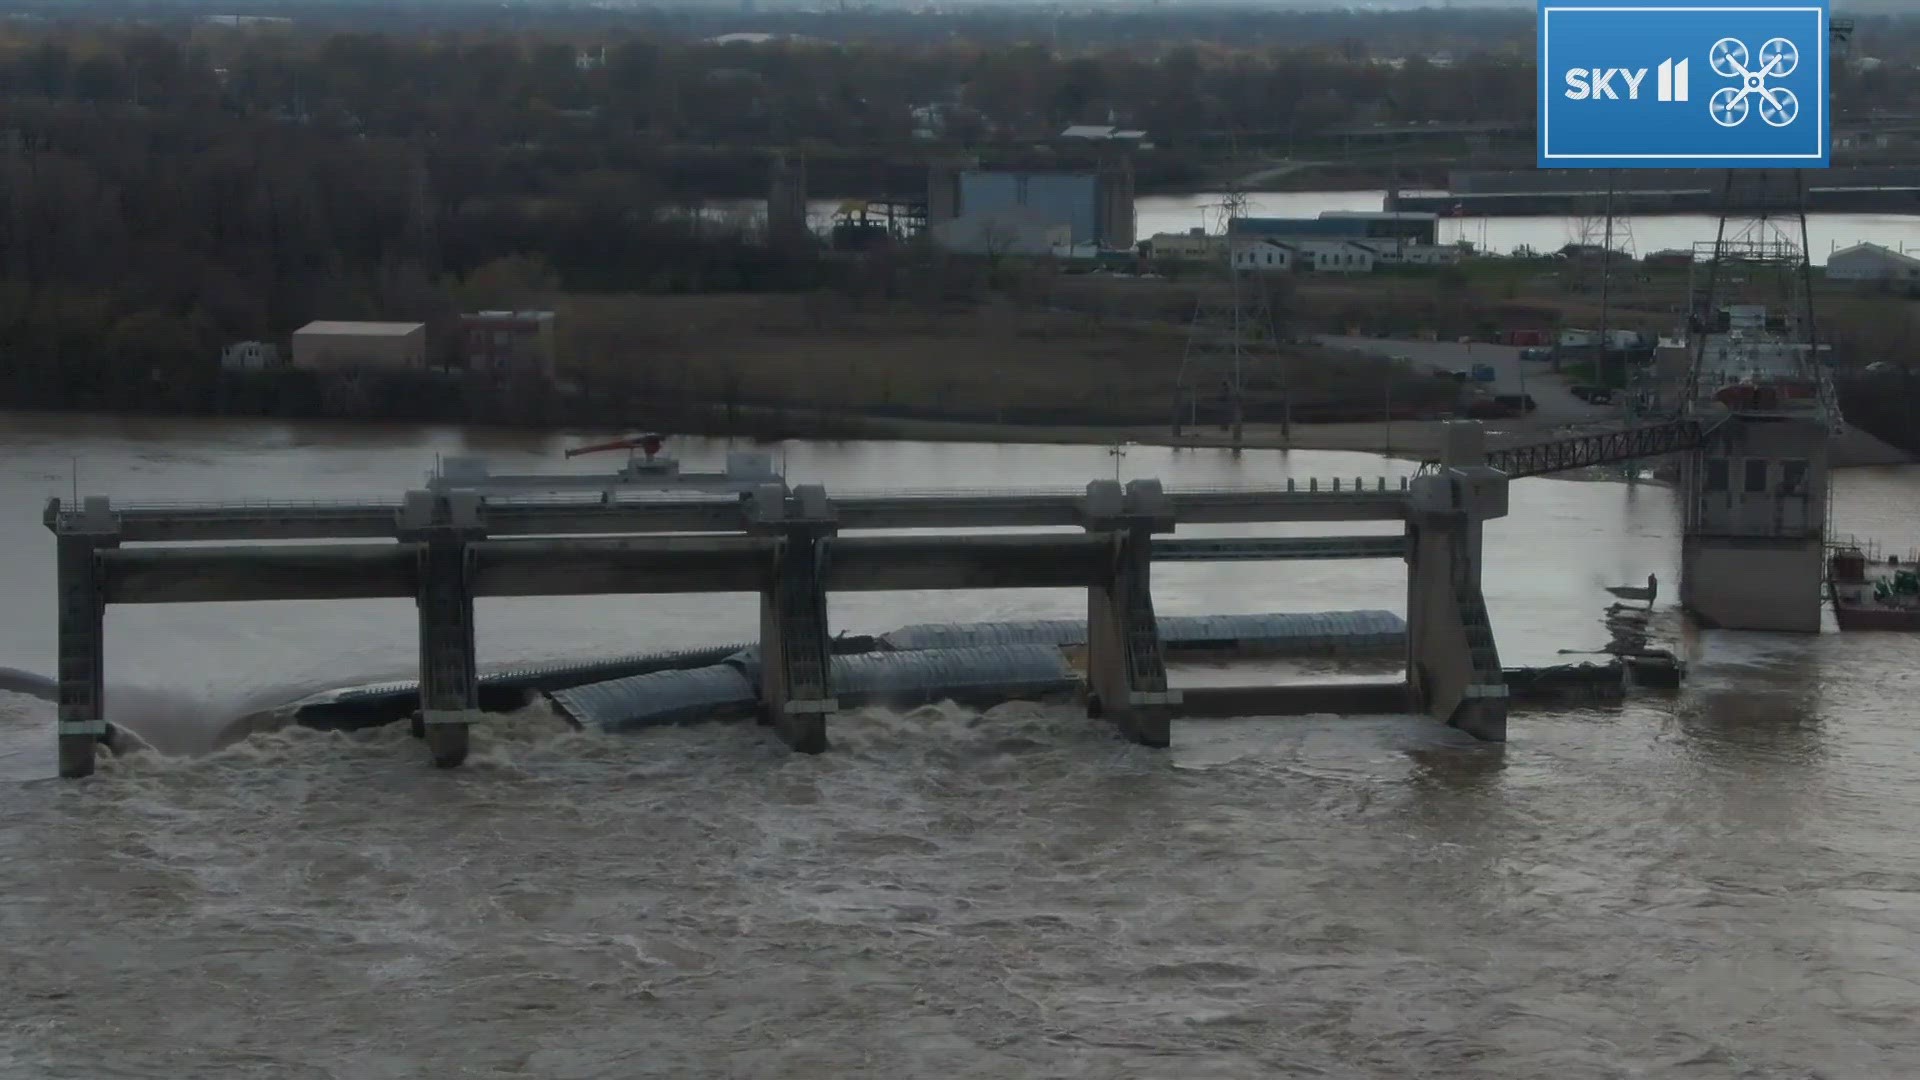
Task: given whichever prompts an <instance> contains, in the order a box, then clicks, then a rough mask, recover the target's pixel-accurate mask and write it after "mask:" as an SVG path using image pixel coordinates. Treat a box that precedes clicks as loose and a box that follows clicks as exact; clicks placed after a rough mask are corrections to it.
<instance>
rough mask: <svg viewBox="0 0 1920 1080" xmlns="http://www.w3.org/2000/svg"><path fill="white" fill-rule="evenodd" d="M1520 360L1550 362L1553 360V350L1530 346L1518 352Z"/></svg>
mask: <svg viewBox="0 0 1920 1080" xmlns="http://www.w3.org/2000/svg"><path fill="white" fill-rule="evenodd" d="M1520 359H1522V360H1551V359H1553V350H1552V349H1548V348H1543V347H1541V346H1539V345H1530V346H1528V347H1527V348H1524V349H1521V350H1520Z"/></svg>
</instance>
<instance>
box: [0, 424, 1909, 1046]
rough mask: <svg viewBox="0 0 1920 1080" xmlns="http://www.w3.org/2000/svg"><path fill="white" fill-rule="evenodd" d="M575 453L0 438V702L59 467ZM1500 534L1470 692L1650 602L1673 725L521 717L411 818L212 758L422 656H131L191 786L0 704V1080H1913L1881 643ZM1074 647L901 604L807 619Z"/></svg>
mask: <svg viewBox="0 0 1920 1080" xmlns="http://www.w3.org/2000/svg"><path fill="white" fill-rule="evenodd" d="M564 441H565V440H562V439H560V438H557V437H546V436H530V435H526V434H523V433H488V432H471V431H460V430H455V429H429V428H421V427H393V428H382V427H367V426H349V425H317V424H316V425H309V424H288V423H279V422H227V421H207V420H195V421H185V420H181V421H153V420H114V419H106V418H89V417H71V416H59V417H42V416H19V415H13V416H5V415H0V505H3V506H4V508H5V514H4V515H0V552H3V553H4V556H5V557H4V558H0V589H3V590H4V592H3V593H0V595H4V596H5V598H6V599H5V606H4V608H0V610H4V612H5V615H4V618H0V665H6V666H11V667H17V668H22V669H26V670H29V671H35V672H39V673H42V674H51V673H52V671H53V655H54V604H53V587H54V586H53V575H52V567H53V546H52V543H51V540H50V537H49V536H48V534H47V532H46V531H45V529H44V528H43V526H42V525H41V523H40V508H41V504H42V503H43V501H44V500H45V498H46V497H47V496H50V495H62V494H66V493H67V492H68V491H69V490H70V488H71V485H72V472H73V469H74V468H75V464H76V462H77V466H78V470H79V487H80V489H81V490H82V491H83V492H94V493H106V494H111V495H114V496H116V497H119V498H123V499H133V498H144V499H159V498H180V499H213V498H227V499H239V498H280V499H291V498H331V497H351V496H361V497H371V498H393V497H396V496H397V494H398V493H399V491H401V490H403V489H404V488H405V487H407V486H409V485H417V484H418V482H419V481H420V479H421V477H422V475H423V474H424V473H425V472H426V471H427V470H428V469H429V468H430V467H431V466H432V459H433V455H434V454H435V453H449V452H462V451H466V450H475V449H479V450H485V451H487V452H489V453H491V454H494V455H496V460H497V461H498V463H499V464H500V465H501V466H510V467H513V468H516V469H551V468H559V467H561V464H560V463H559V461H558V457H559V455H558V449H559V447H560V446H561V445H563V442H564ZM723 449H724V447H722V446H721V445H719V444H713V443H707V442H703V441H698V440H689V441H687V442H686V444H685V445H684V446H683V447H682V448H680V451H679V452H680V453H681V455H682V457H683V458H684V459H685V461H686V463H687V465H688V466H689V467H696V466H698V467H712V466H714V465H716V464H717V463H718V461H719V458H720V456H721V454H722V451H723ZM785 458H786V465H787V469H788V472H789V475H790V476H791V477H793V478H794V479H795V480H796V481H803V482H804V481H819V482H825V483H827V484H828V485H829V486H830V487H831V488H839V489H843V490H845V489H852V488H870V489H908V488H910V489H929V488H942V487H972V488H978V487H1064V486H1078V485H1080V484H1083V483H1084V482H1085V481H1086V480H1088V479H1092V478H1095V477H1099V476H1112V475H1113V470H1114V459H1113V458H1112V457H1110V456H1109V455H1108V454H1107V453H1106V452H1105V451H1104V450H1103V449H1102V448H1099V447H1027V446H964V445H928V444H877V443H846V444H793V445H791V446H789V447H787V448H786V449H785ZM592 461H593V459H584V460H583V461H582V462H576V463H572V464H573V466H574V467H578V468H582V469H590V468H593V467H595V466H594V465H591V464H589V463H590V462H592ZM1121 466H1122V468H1123V469H1124V471H1125V474H1126V475H1127V476H1159V477H1161V478H1162V479H1163V480H1164V481H1165V482H1166V483H1167V484H1168V485H1169V486H1170V487H1182V486H1189V487H1191V486H1226V485H1240V484H1245V485H1254V484H1268V483H1273V482H1275V481H1276V480H1282V479H1284V478H1285V477H1287V476H1289V475H1291V476H1294V477H1297V478H1300V479H1303V480H1304V479H1305V478H1306V477H1309V476H1318V477H1321V478H1322V479H1323V480H1324V479H1325V478H1328V477H1331V476H1334V475H1340V476H1343V477H1351V476H1355V475H1362V476H1366V477H1369V478H1371V477H1373V476H1375V475H1378V474H1382V473H1385V474H1387V475H1390V476H1392V475H1400V474H1402V473H1404V472H1405V471H1406V470H1407V468H1408V466H1407V465H1406V464H1405V463H1401V462H1383V461H1381V460H1380V459H1377V458H1374V457H1371V456H1368V455H1361V454H1341V453H1308V452H1296V453H1294V454H1291V455H1283V454H1280V453H1248V454H1245V455H1243V456H1240V457H1238V458H1235V457H1232V456H1230V455H1227V454H1225V453H1217V452H1204V453H1195V452H1179V451H1171V450H1165V449H1160V448H1151V447H1137V448H1134V449H1133V450H1132V451H1131V452H1130V453H1129V454H1128V455H1127V456H1126V457H1125V458H1124V460H1123V461H1122V462H1121ZM1837 485H1838V495H1837V519H1838V522H1839V527H1840V530H1841V531H1844V532H1854V533H1858V534H1861V535H1863V536H1865V535H1872V536H1876V537H1878V538H1880V539H1882V541H1883V542H1884V543H1885V544H1886V545H1887V546H1889V547H1893V548H1897V549H1902V550H1903V549H1905V548H1906V547H1908V546H1911V545H1912V544H1913V543H1915V542H1916V541H1920V535H1917V534H1920V515H1917V514H1916V508H1920V469H1916V468H1914V467H1907V468H1903V469H1884V470H1854V471H1848V472H1844V473H1842V474H1840V475H1839V476H1838V479H1837ZM1512 507H1513V513H1512V516H1511V517H1509V518H1507V519H1504V520H1501V521H1498V522H1495V523H1493V524H1491V525H1490V526H1489V528H1488V532H1487V545H1488V547H1487V591H1488V602H1489V606H1490V608H1491V611H1492V616H1493V621H1494V629H1495V632H1496V634H1497V636H1498V638H1499V642H1500V647H1501V650H1502V659H1503V660H1504V661H1505V662H1506V663H1508V664H1510V665H1513V664H1537V663H1554V662H1559V661H1562V660H1565V659H1568V658H1567V657H1562V656H1560V655H1558V650H1560V649H1563V648H1568V649H1587V648H1594V647H1597V646H1598V645H1600V644H1602V643H1603V642H1604V641H1605V639H1606V636H1607V635H1606V632H1605V630H1604V628H1603V627H1602V625H1601V623H1600V618H1599V617H1600V614H1601V612H1602V609H1603V608H1604V607H1605V606H1606V604H1607V603H1608V602H1610V600H1611V598H1610V597H1609V596H1608V595H1607V594H1606V593H1605V592H1604V590H1603V586H1605V585H1612V584H1626V583H1638V582H1640V581H1643V580H1644V579H1645V577H1646V575H1647V574H1648V573H1649V572H1652V573H1657V574H1658V575H1659V576H1660V579H1661V583H1662V589H1661V591H1662V594H1663V596H1662V599H1661V601H1660V605H1659V606H1660V609H1661V611H1660V614H1659V616H1658V617H1657V620H1656V621H1657V624H1658V625H1660V626H1662V627H1663V628H1664V629H1665V632H1666V633H1667V634H1668V635H1669V636H1670V638H1671V640H1673V641H1675V642H1676V643H1678V646H1679V647H1680V648H1681V649H1682V650H1683V651H1684V653H1685V654H1686V655H1687V656H1688V657H1689V658H1690V660H1691V663H1692V671H1691V680H1690V682H1689V684H1688V685H1687V687H1686V688H1685V689H1684V690H1683V691H1682V692H1681V693H1680V694H1678V695H1677V696H1652V697H1642V698H1636V699H1633V700H1631V701H1630V702H1629V703H1628V704H1627V705H1626V706H1625V707H1623V708H1619V709H1614V710H1607V711H1601V710H1592V711H1567V712H1552V713H1529V714H1523V715H1520V716H1518V717H1516V718H1515V720H1514V722H1513V725H1512V741H1511V742H1509V743H1507V744H1506V745H1505V746H1503V747H1495V746H1485V745H1477V744H1474V743H1472V742H1470V741H1468V740H1464V739H1463V738H1461V737H1459V736H1457V735H1455V734H1454V733H1451V732H1449V731H1447V730H1445V729H1444V728H1441V727H1440V726H1439V725H1437V724H1435V723H1433V722H1432V721H1429V720H1426V719H1424V718H1418V717H1394V716H1383V717H1362V718H1335V717H1313V718H1307V719H1299V720H1262V719H1259V718H1247V719H1239V720H1225V721H1193V722H1182V723H1179V724H1177V725H1176V727H1175V731H1174V745H1173V747H1172V749H1170V750H1165V751H1152V750H1145V749H1141V748H1137V747H1132V746H1129V745H1126V744H1124V743H1122V742H1120V741H1118V740H1117V739H1116V738H1115V737H1113V736H1112V734H1111V733H1110V731H1109V730H1108V729H1107V728H1106V727H1104V726H1103V725H1101V724H1100V723H1099V722H1097V721H1090V720H1088V719H1086V718H1085V717H1084V716H1082V715H1080V714H1079V712H1078V711H1076V710H1074V709H1072V708H1067V707H1059V706H1036V705H1008V706H1003V707H1000V708H996V709H992V710H989V711H987V712H984V713H979V712H973V711H969V710H963V709H958V708H952V707H946V708H927V709H922V710H918V711H915V712H912V713H907V714H891V713H885V712H880V711H874V710H869V711H864V712H858V713H854V714H851V715H845V716H842V717H839V718H837V719H836V720H835V721H834V724H833V728H832V733H833V737H834V740H835V749H834V750H833V751H832V752H830V753H828V754H825V755H821V756H818V757H799V756H793V755H790V754H788V753H787V752H785V751H784V750H782V749H780V748H779V747H778V746H777V745H775V744H773V743H772V741H771V740H770V738H769V737H768V736H767V735H766V734H765V733H764V731H763V729H759V728H757V727H754V726H752V725H703V726H694V727H688V728H680V729H671V730H659V731H653V732H647V733H643V734H638V735H628V736H618V737H616V736H603V735H598V734H585V733H575V732H571V731H569V730H568V729H567V728H566V726H565V725H563V724H562V723H560V722H559V721H558V720H557V719H556V718H555V717H554V716H553V715H551V714H550V713H549V712H547V711H545V710H544V709H543V708H532V709H528V710H525V711H523V712H522V713H520V714H517V715H515V716H512V717H509V718H500V719H497V720H494V721H491V722H489V723H488V724H487V725H485V727H484V728H483V729H482V730H480V731H479V732H478V733H477V734H476V737H475V744H476V748H475V753H474V756H473V759H472V760H471V761H470V763H469V765H468V767H466V768H464V769H461V770H457V771H451V772H437V771H435V770H433V769H431V768H430V767H429V766H428V765H427V763H426V758H425V753H424V750H423V749H422V748H421V747H420V746H419V744H417V743H416V742H414V741H413V740H412V739H410V738H408V737H407V735H406V733H405V731H404V730H384V731H379V732H373V733H368V734H362V735H355V736H345V735H325V734H318V733H313V732H307V731H304V730H285V731H277V732H271V733H267V734H261V735H255V736H253V737H252V738H249V739H245V740H242V741H240V742H237V743H235V744H233V745H229V746H226V747H225V748H224V749H219V750H213V751H211V752H209V748H210V747H212V746H213V745H214V744H215V743H217V742H219V741H221V738H222V736H221V733H222V732H223V731H225V730H227V729H228V728H229V727H230V726H231V725H232V723H233V721H234V719H235V718H236V717H239V716H241V715H244V714H247V713H250V712H254V711H256V710H258V709H261V708H266V707H270V706H273V705H277V704H282V703H285V702H287V701H289V700H291V699H293V698H295V697H298V696H301V695H302V694H304V693H306V692H308V691H311V690H314V689H318V688H322V687H326V686H334V685H343V684H349V683H356V682H365V681H370V680H373V679H376V678H383V677H390V676H395V675H402V676H404V675H407V674H408V673H409V672H410V670H411V666H412V663H413V650H414V648H415V644H414V633H415V631H414V623H413V610H412V605H411V603H409V602H405V601H393V602H352V603H331V602H329V603H321V602H314V603H281V604H258V605H243V604H206V605H191V606H178V607H164V608H163V607H154V608H125V609H114V610H112V611H111V612H110V614H109V633H108V640H107V656H108V670H109V696H110V701H111V704H110V708H109V714H110V716H111V717H112V718H113V719H114V720H116V721H118V722H120V723H122V724H125V725H127V726H129V727H131V728H133V729H134V730H137V731H139V732H140V733H141V734H143V735H144V736H145V737H146V738H148V739H149V740H150V741H152V742H153V743H154V744H156V745H158V746H161V747H165V748H169V749H171V750H173V751H174V753H173V754H172V755H158V754H137V755H130V756H127V757H124V758H120V759H117V760H113V759H109V760H107V761H106V762H105V763H104V764H103V767H102V769H101V772H100V773H99V775H97V776H96V777H94V778H92V779H89V780H86V781H82V782H63V781H59V780H56V779H53V778H52V772H53V753H52V749H53V746H52V744H53V735H52V731H51V724H52V718H53V710H52V707H51V706H50V705H49V704H47V703H46V702H44V701H41V700H39V699H37V698H35V697H30V696H26V695H23V694H8V693H3V692H0V945H3V947H0V985H3V986H4V988H5V989H4V992H0V1077H5V1078H13V1077H23V1078H28V1077H72V1078H86V1080H97V1078H120V1077H143V1078H144V1077H167V1078H178V1077H203V1076H204V1077H216V1076H217V1077H227V1076H246V1077H289V1078H291V1077H300V1078H322V1077H325V1078H339V1080H361V1078H367V1080H374V1078H389V1077H391V1078H399V1077H436V1078H438V1077H552V1078H588V1077H609V1078H617V1077H634V1076H662V1077H743V1078H763V1077H764V1078H805V1080H824V1078H829V1077H852V1076H863V1077H865V1076H871V1077H890V1078H892V1077H922V1076H926V1077H939V1078H942V1080H948V1078H956V1077H982V1078H985V1077H993V1078H1004V1077H1102V1078H1106V1077H1113V1078H1120V1077H1139V1078H1156V1080H1160V1078H1165V1080H1200V1078H1211V1077H1291V1076H1301V1077H1447V1078H1454V1077H1494V1078H1529V1080H1532V1078H1541V1077H1553V1078H1555V1080H1575V1078H1585V1077H1596V1078H1598V1077H1701V1078H1728V1077H1756V1078H1757V1077H1781V1078H1788V1077H1791V1078H1796V1080H1804V1078H1808V1077H1824V1078H1830V1080H1841V1078H1895V1077H1905V1076H1913V1075H1916V1074H1917V1073H1920V1024H1916V1022H1915V1018H1916V1016H1920V784H1917V783H1916V780H1920V750H1916V742H1917V740H1916V738H1915V726H1916V721H1917V720H1920V717H1917V716H1916V710H1915V707H1914V702H1915V701H1916V700H1920V677H1916V672H1920V640H1916V639H1915V638H1912V637H1902V636H1898V635H1883V634H1849V635H1845V636H1842V635H1840V634H1838V633H1835V632H1832V631H1831V630H1829V632H1828V633H1825V634H1822V635H1820V636H1819V637H1815V638H1798V637H1786V636H1770V635H1756V634H1732V633H1713V632H1708V633H1700V632H1694V631H1692V630H1689V629H1687V628H1686V627H1684V626H1683V624H1682V622H1681V620H1680V618H1679V617H1678V615H1677V613H1676V612H1675V611H1674V610H1673V608H1672V599H1671V596H1672V594H1673V593H1675V592H1677V588H1676V587H1675V586H1677V583H1678V570H1677V563H1678V557H1679V540H1678V534H1679V525H1678V520H1677V515H1676V510H1675V506H1674V503H1673V496H1672V493H1671V491H1669V490H1668V489H1666V488H1663V487H1660V486H1656V485H1648V484H1643V485H1639V486H1637V487H1628V486H1626V485H1624V484H1612V483H1579V482H1568V481H1556V480H1526V481H1520V482H1517V483H1516V484H1515V485H1514V486H1513V490H1512ZM1321 528H1322V529H1324V530H1325V531H1335V530H1338V529H1340V527H1339V526H1325V527H1321ZM1346 528H1347V529H1352V530H1355V531H1362V530H1363V529H1367V528H1371V529H1377V528H1379V526H1365V527H1356V526H1347V527H1346ZM1274 531H1276V532H1279V531H1284V530H1283V529H1280V528H1276V529H1275V530H1274ZM1759 587H1764V583H1759ZM1155 593H1156V597H1157V600H1158V603H1159V607H1160V610H1161V611H1162V612H1165V613H1170V614H1197V613H1205V612H1227V611H1287V610H1297V611H1311V610H1327V609H1335V608H1365V607H1385V608H1390V609H1393V610H1398V611H1404V608H1405V598H1404V581H1403V577H1402V573H1401V570H1400V568H1399V566H1398V565H1397V564H1391V563H1324V564H1282V565H1273V566H1268V565H1191V564H1188V565H1175V566H1167V567H1163V568H1161V569H1159V570H1157V571H1156V583H1155ZM1084 610H1085V609H1084V599H1083V597H1080V596H1077V595H1075V594H1073V593H1070V592H1060V591H1021V592H1004V593H965V594H949V593H913V594H906V593H889V594H872V595H858V596H845V597H835V598H834V602H833V605H832V618H833V622H834V625H835V628H836V629H844V630H850V631H855V632H859V631H872V632H878V631H885V630H888V629H891V628H893V627H895V626H898V625H901V624H905V623H910V622H921V621H932V620H947V619H953V620H975V619H988V618H1008V617H1024V616H1055V615H1070V614H1084ZM479 615H480V649H481V655H482V660H483V662H486V663H502V662H507V661H514V660H529V659H547V658H557V657H562V656H576V655H579V656H584V655H598V654H611V653H617V652H625V651H631V650H636V649H648V648H655V647H673V646H680V645H696V644H703V643H711V642H718V641H728V640H744V639H748V638H750V637H751V636H752V634H753V633H754V629H755V626H756V616H755V607H754V602H753V600H752V599H751V598H750V597H745V596H722V597H658V598H647V597H639V598H627V597H615V598H588V599H566V600H512V601H508V600H494V601H486V602H483V603H482V604H481V607H480V611H479ZM1253 674H1254V676H1255V677H1271V678H1280V679H1286V678H1302V677H1344V676H1346V675H1348V674H1351V673H1350V672H1348V671H1345V670H1343V669H1340V668H1338V667H1326V668H1317V669H1316V668H1305V667H1283V666H1278V665H1275V666H1270V667H1267V668H1262V669H1256V671H1255V672H1254V673H1253ZM1247 677H1249V672H1248V671H1246V670H1239V671H1234V672H1231V673H1229V672H1223V671H1220V670H1217V669H1208V668H1204V667H1195V668H1183V669H1180V670H1179V671H1177V672H1176V682H1179V681H1187V682H1198V681H1202V680H1210V681H1211V680H1221V679H1227V678H1231V679H1233V680H1235V681H1238V680H1242V679H1245V678H1247Z"/></svg>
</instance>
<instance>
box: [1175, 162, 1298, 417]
mask: <svg viewBox="0 0 1920 1080" xmlns="http://www.w3.org/2000/svg"><path fill="white" fill-rule="evenodd" d="M1246 203H1247V197H1246V194H1245V192H1241V191H1230V192H1228V194H1227V195H1226V196H1225V197H1224V198H1222V199H1221V201H1220V202H1219V203H1217V204H1215V206H1214V207H1213V209H1214V210H1215V211H1216V215H1217V219H1218V221H1219V225H1220V229H1219V235H1220V236H1221V242H1222V247H1223V248H1224V251H1223V253H1222V255H1221V258H1222V259H1223V260H1224V262H1225V269H1226V280H1225V282H1224V285H1225V288H1218V287H1215V286H1214V285H1213V283H1211V282H1210V283H1207V284H1203V285H1202V286H1201V288H1200V295H1199V298H1198V299H1197V300H1196V301H1195V303H1194V311H1193V323H1192V325H1191V326H1190V327H1189V329H1188V331H1187V346H1186V351H1185V353H1184V354H1183V355H1182V356H1181V359H1180V376H1179V379H1178V380H1177V382H1176V385H1175V399H1174V406H1173V437H1174V438H1175V439H1179V438H1180V436H1181V433H1182V430H1183V427H1184V428H1191V429H1194V430H1197V429H1198V428H1199V427H1200V426H1201V425H1202V424H1203V423H1209V422H1211V423H1218V424H1219V425H1220V427H1221V429H1222V430H1224V431H1226V432H1227V433H1228V436H1229V440H1230V442H1231V444H1232V446H1233V448H1234V449H1235V450H1238V449H1240V448H1241V446H1242V445H1243V444H1244V443H1245V437H1246V403H1247V390H1248V388H1249V385H1250V384H1253V383H1256V382H1257V383H1265V382H1266V381H1267V379H1268V373H1269V372H1278V373H1279V375H1280V377H1281V381H1282V385H1281V386H1280V392H1281V394H1282V402H1281V417H1280V440H1281V445H1282V446H1290V445H1292V442H1293V423H1292V421H1293V415H1292V414H1293V403H1292V401H1291V400H1290V399H1289V398H1288V397H1287V396H1286V395H1287V387H1286V386H1285V385H1284V383H1285V370H1284V365H1282V364H1280V363H1279V359H1280V350H1279V342H1278V340H1277V339H1276V336H1275V334H1274V329H1273V310H1272V306H1271V305H1270V304H1269V302H1268V300H1267V289H1266V283H1265V282H1264V281H1262V280H1261V279H1260V276H1259V272H1258V271H1257V270H1254V269H1252V268H1251V267H1247V266H1243V265H1241V264H1240V263H1239V262H1238V261H1236V260H1235V259H1234V257H1233V236H1234V235H1235V232H1236V227H1235V223H1236V222H1238V221H1239V220H1240V218H1241V217H1242V216H1243V215H1244V214H1245V212H1246Z"/></svg>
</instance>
